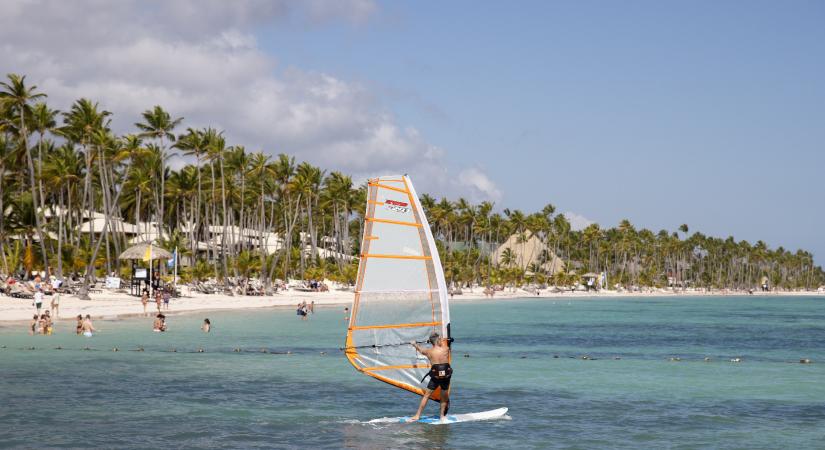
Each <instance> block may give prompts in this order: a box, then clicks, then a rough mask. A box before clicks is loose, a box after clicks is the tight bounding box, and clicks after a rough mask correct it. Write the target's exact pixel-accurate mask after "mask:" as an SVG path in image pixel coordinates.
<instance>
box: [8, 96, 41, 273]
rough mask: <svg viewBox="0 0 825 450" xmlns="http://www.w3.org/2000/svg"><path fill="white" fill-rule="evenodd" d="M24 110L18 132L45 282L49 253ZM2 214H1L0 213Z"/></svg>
mask: <svg viewBox="0 0 825 450" xmlns="http://www.w3.org/2000/svg"><path fill="white" fill-rule="evenodd" d="M23 111H24V109H23V108H21V109H20V130H21V136H22V138H23V139H22V140H23V147H24V148H25V152H26V162H27V164H28V166H29V183H30V184H31V195H32V206H33V207H34V219H35V220H34V221H35V226H36V227H37V238H38V239H39V240H40V251H41V252H42V255H43V269H44V270H45V271H46V280H48V279H49V275H50V274H49V253H48V252H47V251H46V238H45V236H44V235H43V221H42V220H41V219H40V214H41V213H42V212H43V210H42V209H40V208H39V207H38V205H39V204H40V202H38V200H37V184H36V183H35V179H34V161H32V154H31V150H30V149H29V145H28V142H27V139H26V125H25V123H24V122H23V118H24V113H23ZM0 213H2V212H0Z"/></svg>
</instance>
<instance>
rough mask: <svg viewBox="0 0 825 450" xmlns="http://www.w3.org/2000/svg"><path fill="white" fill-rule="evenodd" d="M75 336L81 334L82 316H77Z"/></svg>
mask: <svg viewBox="0 0 825 450" xmlns="http://www.w3.org/2000/svg"><path fill="white" fill-rule="evenodd" d="M75 334H77V335H78V336H80V335H81V334H83V316H81V315H80V314H78V315H77V326H76V327H75Z"/></svg>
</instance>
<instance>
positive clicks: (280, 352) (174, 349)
mask: <svg viewBox="0 0 825 450" xmlns="http://www.w3.org/2000/svg"><path fill="white" fill-rule="evenodd" d="M0 350H2V351H9V350H11V351H25V352H29V351H44V350H45V351H48V350H52V351H66V352H137V353H213V354H215V353H217V354H229V353H238V354H265V355H308V354H318V355H319V356H325V355H327V354H328V353H329V352H328V351H318V352H316V351H312V350H308V349H270V348H266V347H259V348H256V349H251V348H240V347H235V348H232V349H225V348H221V349H217V350H215V349H212V350H209V349H207V348H205V347H197V348H195V349H192V348H178V347H169V348H146V347H143V346H137V347H130V348H125V347H111V348H96V347H90V346H84V347H63V346H57V347H35V346H29V347H17V348H9V347H8V346H5V345H3V346H0Z"/></svg>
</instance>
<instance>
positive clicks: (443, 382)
mask: <svg viewBox="0 0 825 450" xmlns="http://www.w3.org/2000/svg"><path fill="white" fill-rule="evenodd" d="M428 342H429V343H430V344H432V347H431V348H421V346H419V345H418V344H417V343H416V342H415V341H412V342H410V344H412V346H413V347H415V349H416V350H417V351H418V352H419V353H421V354H422V355H424V356H426V357H427V359H429V360H430V364H431V367H430V372H429V373H428V374H427V375H426V376H425V378H426V377H430V382H429V383H428V384H427V388H426V389H424V396H423V397H422V398H421V404H420V405H418V411H417V412H416V413H415V415H414V416H413V417H411V418H410V421H411V422H415V421H417V420H418V419H419V418H421V412H422V411H424V407H425V406H426V405H427V400H429V399H430V395H432V393H433V391H435V390H436V389H438V388H441V420H444V416H445V415H447V411H448V410H449V409H450V379H451V378H452V375H453V369H452V367H450V339H445V338H442V337H440V336H439V335H438V333H433V334H432V335H431V336H430V339H429V341H428ZM422 381H423V380H422Z"/></svg>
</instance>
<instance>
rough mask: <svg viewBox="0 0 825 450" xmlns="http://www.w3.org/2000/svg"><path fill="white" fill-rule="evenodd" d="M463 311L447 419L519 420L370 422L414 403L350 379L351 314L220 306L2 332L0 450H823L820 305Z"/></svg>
mask: <svg viewBox="0 0 825 450" xmlns="http://www.w3.org/2000/svg"><path fill="white" fill-rule="evenodd" d="M452 315H453V325H452V329H453V333H454V335H455V337H456V338H457V341H456V343H455V346H454V366H455V375H454V381H453V395H452V398H453V404H452V412H455V413H462V412H478V411H485V410H489V409H494V408H498V407H501V406H507V407H509V408H510V417H511V418H512V419H511V420H500V421H494V422H474V423H463V424H455V425H449V426H432V425H421V424H411V425H384V426H380V427H379V426H375V425H368V424H364V423H363V422H366V421H368V420H370V419H373V418H379V417H386V416H401V415H409V414H411V413H412V412H414V410H415V407H416V405H417V398H416V397H413V396H411V395H408V394H406V393H405V392H401V391H399V390H397V389H394V388H391V387H389V386H388V385H385V384H383V383H380V382H378V381H376V380H373V379H371V378H368V377H365V376H363V375H361V374H358V373H357V372H356V371H355V370H354V369H352V367H351V366H350V365H349V363H348V362H347V361H346V359H345V358H344V356H343V355H342V353H341V352H340V351H339V350H338V348H339V347H340V346H341V345H343V336H344V331H345V322H344V320H343V318H344V316H343V308H342V307H334V308H332V307H330V308H319V309H318V311H317V312H316V314H315V315H314V316H312V318H311V320H309V321H306V322H302V321H300V320H298V318H297V317H296V316H295V315H294V312H292V311H289V310H276V309H267V310H257V311H246V312H224V313H212V312H210V313H208V314H200V315H181V316H174V315H173V316H170V317H169V320H168V322H169V324H170V330H169V332H168V333H165V334H161V333H152V331H151V320H150V319H127V320H119V321H96V323H95V325H96V326H97V327H98V328H100V329H101V330H102V331H101V332H100V333H99V334H97V335H96V336H94V337H92V338H83V337H78V336H75V335H74V330H73V327H74V322H73V321H66V322H62V323H60V324H59V325H58V326H57V329H56V332H55V335H53V336H28V335H27V334H26V332H25V329H24V327H21V326H20V325H15V326H14V327H10V326H4V327H3V328H0V347H3V346H4V347H5V348H0V447H19V448H32V447H92V448H104V447H105V448H127V447H128V448H132V447H137V448H156V447H207V448H273V447H274V448H297V447H312V448H342V447H347V448H442V447H443V448H583V449H584V448H634V449H635V448H677V449H682V448H684V449H688V448H737V449H740V448H741V449H756V448H765V449H768V448H825V298H822V297H808V298H793V297H789V298H781V297H773V298H765V297H756V298H754V297H724V298H644V299H641V298H640V299H604V300H602V299H598V300H574V301H566V300H515V301H514V300H496V301H485V302H483V303H462V302H456V303H455V304H454V305H453V308H452ZM205 316H208V317H209V318H210V319H212V322H213V324H214V331H213V333H211V334H209V335H205V334H203V333H201V332H200V331H199V326H200V323H201V321H202V320H203V317H205ZM31 347H34V350H31V349H30V348H31ZM56 347H62V348H63V349H62V350H57V349H55V348H56ZM84 347H88V348H89V350H83V348H84ZM114 347H117V348H118V349H119V351H118V352H113V351H112V348H114ZM138 347H143V348H144V350H145V351H143V352H138V351H133V350H134V349H137V348H138ZM198 348H203V349H204V353H198V352H197V349H198ZM236 348H237V349H240V350H241V352H235V351H234V349H236ZM172 349H176V350H177V351H176V352H172V351H171V350H172ZM262 350H263V351H266V352H267V353H264V352H263V351H262ZM287 352H290V353H287ZM465 354H466V355H467V357H465V356H464V355H465ZM583 356H587V357H588V358H589V359H582V357H583ZM671 358H679V359H680V361H671ZM705 358H711V360H710V361H707V362H706V361H705V360H704V359H705ZM732 358H741V362H739V363H732V362H730V359H732ZM801 358H809V359H811V360H812V361H813V362H814V363H813V364H800V363H799V360H800V359H801ZM428 411H429V412H431V413H434V412H435V405H434V404H431V405H430V406H429V409H428Z"/></svg>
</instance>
